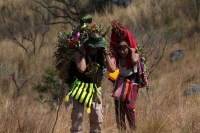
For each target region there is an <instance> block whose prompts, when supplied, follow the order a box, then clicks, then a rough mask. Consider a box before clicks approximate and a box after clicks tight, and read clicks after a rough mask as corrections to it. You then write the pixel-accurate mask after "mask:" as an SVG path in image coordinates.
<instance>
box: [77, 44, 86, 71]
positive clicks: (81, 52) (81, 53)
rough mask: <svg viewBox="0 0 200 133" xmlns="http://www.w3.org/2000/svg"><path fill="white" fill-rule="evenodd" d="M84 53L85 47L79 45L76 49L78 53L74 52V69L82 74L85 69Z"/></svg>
mask: <svg viewBox="0 0 200 133" xmlns="http://www.w3.org/2000/svg"><path fill="white" fill-rule="evenodd" d="M85 58H86V51H85V47H84V45H81V46H80V47H79V49H78V51H76V52H75V53H74V59H75V62H76V67H77V69H78V71H79V72H80V73H83V72H84V71H85V69H86V60H85Z"/></svg>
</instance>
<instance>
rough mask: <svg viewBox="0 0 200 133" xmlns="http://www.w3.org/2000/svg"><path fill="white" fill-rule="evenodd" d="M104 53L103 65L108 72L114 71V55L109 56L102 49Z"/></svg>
mask: <svg viewBox="0 0 200 133" xmlns="http://www.w3.org/2000/svg"><path fill="white" fill-rule="evenodd" d="M103 53H104V62H103V63H104V65H105V66H106V68H107V70H108V71H109V72H114V71H115V69H116V61H115V58H114V57H111V55H110V54H109V53H108V52H107V51H106V50H103Z"/></svg>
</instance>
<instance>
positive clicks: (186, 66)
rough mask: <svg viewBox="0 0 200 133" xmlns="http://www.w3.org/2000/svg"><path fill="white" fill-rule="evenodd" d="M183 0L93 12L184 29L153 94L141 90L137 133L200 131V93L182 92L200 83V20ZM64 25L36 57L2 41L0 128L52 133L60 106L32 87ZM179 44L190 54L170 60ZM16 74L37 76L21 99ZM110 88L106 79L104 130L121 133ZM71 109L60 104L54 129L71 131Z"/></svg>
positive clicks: (131, 23)
mask: <svg viewBox="0 0 200 133" xmlns="http://www.w3.org/2000/svg"><path fill="white" fill-rule="evenodd" d="M1 2H2V1H1ZM4 2H5V3H6V2H8V1H4ZM10 2H20V1H19V0H18V1H10ZM183 2H185V3H188V2H189V0H188V1H187V0H184V1H181V2H177V1H172V0H164V1H159V0H156V1H155V0H150V1H144V0H136V1H134V2H133V3H132V4H131V5H129V6H128V7H127V8H119V7H117V6H114V7H113V8H112V9H110V8H107V9H105V14H98V13H96V14H94V15H93V20H94V21H95V22H96V23H100V19H99V18H100V17H102V24H105V25H106V24H108V22H110V21H111V20H113V19H119V20H120V21H122V22H123V23H124V24H125V25H126V26H127V27H128V28H129V29H131V30H132V29H134V28H137V27H142V28H144V29H145V28H146V29H148V28H150V29H153V30H155V31H156V32H158V33H162V32H163V31H166V30H168V31H173V30H175V29H179V30H180V31H181V33H182V34H181V35H182V36H183V39H182V41H181V43H177V44H174V45H172V46H171V47H170V49H169V50H168V52H167V53H166V55H165V56H164V58H163V59H162V61H161V62H160V64H159V65H158V66H157V68H156V71H155V72H154V73H153V74H152V76H151V77H150V79H149V83H150V93H149V96H148V95H147V93H146V90H145V88H143V89H140V90H139V95H138V99H137V105H136V117H137V126H138V130H137V132H138V133H199V132H200V111H199V110H200V97H199V95H191V96H188V97H184V96H183V91H184V90H185V89H187V88H188V87H190V85H191V84H200V68H199V66H200V62H199V59H200V54H199V50H200V45H199V41H200V39H199V36H200V35H199V34H198V33H193V32H192V31H194V29H193V28H192V27H194V25H195V23H194V22H193V20H191V19H189V18H188V16H187V15H186V14H184V12H183V10H181V9H184V8H186V7H187V4H186V5H184V3H183ZM1 4H2V3H1ZM184 6H185V7H184ZM61 30H63V27H62V26H60V27H59V26H58V27H56V28H52V29H51V32H50V33H49V36H48V37H49V38H48V40H49V42H48V45H46V46H45V47H44V48H43V49H42V50H41V51H40V52H39V53H38V54H36V55H35V56H33V57H31V58H28V57H27V56H26V54H25V53H24V51H23V50H21V49H20V48H19V47H18V46H16V45H15V44H13V43H12V42H8V41H7V40H3V41H1V42H0V47H1V48H0V83H1V86H0V90H1V93H0V102H2V104H0V120H1V121H0V132H2V133H15V132H16V133H17V132H20V133H49V132H51V131H52V127H53V126H54V124H55V120H56V114H57V109H58V108H57V106H55V107H56V108H53V109H52V108H51V107H50V106H48V104H47V103H43V102H39V101H36V100H35V98H36V97H37V96H38V93H37V92H34V91H33V90H32V84H33V83H34V82H40V81H41V76H42V75H43V74H44V68H46V67H47V66H49V65H52V64H53V63H54V57H53V53H54V51H55V49H54V45H52V44H53V42H55V41H56V39H57V35H58V33H59V31H61ZM67 30H69V29H67ZM133 34H137V33H133ZM188 35H190V36H189V37H188ZM136 40H137V38H136ZM176 49H183V50H184V51H185V57H184V58H183V59H181V60H179V61H177V62H173V63H170V62H169V55H170V53H171V52H172V51H173V50H176ZM13 73H15V78H16V81H17V84H18V85H19V86H20V85H21V84H22V83H23V81H24V80H25V79H28V78H29V77H31V76H32V75H35V76H34V77H33V79H32V80H30V81H28V82H27V83H26V84H25V86H24V87H23V88H22V90H21V92H20V96H19V97H18V99H15V98H14V95H13V94H15V93H16V91H17V90H16V89H17V88H16V84H15V83H14V81H13V80H12V78H11V76H10V74H13ZM111 89H112V87H111V83H110V82H109V81H105V82H104V84H103V111H104V122H103V125H102V133H116V132H117V129H116V122H115V116H114V104H113V99H112V98H111V97H110V96H109V94H110V91H111ZM71 108H72V106H71V105H70V106H69V107H67V108H66V106H65V104H62V105H61V108H60V110H59V112H58V120H57V122H56V125H55V129H54V132H55V133H68V132H69V129H70V126H71V120H70V113H71ZM88 131H89V121H88V115H87V114H85V119H84V133H87V132H88ZM130 132H131V131H130Z"/></svg>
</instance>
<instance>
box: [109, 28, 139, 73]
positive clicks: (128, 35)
mask: <svg viewBox="0 0 200 133" xmlns="http://www.w3.org/2000/svg"><path fill="white" fill-rule="evenodd" d="M119 39H124V40H127V41H128V42H129V45H130V47H131V48H134V49H136V45H137V44H136V40H135V39H134V37H133V35H132V34H131V32H130V31H129V30H128V29H125V33H124V35H123V36H118V35H116V34H115V33H114V32H112V33H111V42H110V51H111V52H112V54H114V53H116V51H115V50H116V49H117V41H118V40H119ZM114 55H115V57H116V60H118V58H119V57H118V54H114ZM130 60H131V53H129V54H128V56H127V60H126V68H127V69H129V68H131V61H130Z"/></svg>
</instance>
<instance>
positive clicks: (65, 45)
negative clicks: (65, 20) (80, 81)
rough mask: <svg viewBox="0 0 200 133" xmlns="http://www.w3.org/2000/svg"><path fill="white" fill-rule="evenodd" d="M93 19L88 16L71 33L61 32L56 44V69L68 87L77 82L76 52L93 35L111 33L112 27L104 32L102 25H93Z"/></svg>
mask: <svg viewBox="0 0 200 133" xmlns="http://www.w3.org/2000/svg"><path fill="white" fill-rule="evenodd" d="M91 23H92V17H91V16H90V15H86V16H84V17H83V18H81V19H80V25H78V26H73V27H72V31H71V32H70V33H65V32H63V33H62V32H60V34H59V36H58V41H57V42H56V50H57V51H56V52H55V57H56V60H55V62H56V68H57V69H58V70H59V72H60V78H61V79H62V81H63V82H64V83H66V84H68V85H71V84H72V83H73V81H74V80H75V78H74V76H73V68H74V67H76V66H74V63H72V62H73V61H74V59H73V55H74V52H75V51H76V50H77V49H78V48H79V47H80V46H81V44H82V42H83V41H84V40H85V39H86V38H88V37H89V36H90V35H91V34H92V33H99V34H100V35H101V36H103V37H105V36H106V34H107V33H108V32H109V29H110V27H108V28H107V29H106V30H103V27H102V26H101V24H100V25H99V26H98V25H97V24H91Z"/></svg>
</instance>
